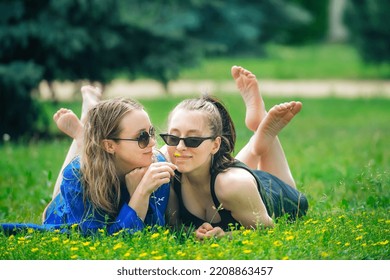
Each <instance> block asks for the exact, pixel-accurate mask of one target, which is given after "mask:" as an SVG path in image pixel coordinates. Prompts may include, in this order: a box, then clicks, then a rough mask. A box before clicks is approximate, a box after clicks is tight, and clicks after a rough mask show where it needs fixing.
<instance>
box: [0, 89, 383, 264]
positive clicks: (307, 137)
mask: <svg viewBox="0 0 390 280" xmlns="http://www.w3.org/2000/svg"><path fill="white" fill-rule="evenodd" d="M220 97H221V98H222V99H223V100H224V102H225V104H226V105H227V107H228V108H229V110H230V111H231V113H232V117H233V119H234V121H235V123H236V128H237V133H238V143H237V149H236V151H238V150H239V149H240V148H241V147H242V146H243V145H244V144H245V142H246V141H247V140H248V138H249V137H250V132H249V131H248V130H247V129H246V128H245V126H244V124H243V120H244V109H245V108H244V106H243V105H242V101H241V98H240V97H239V96H232V95H226V96H220ZM291 99H294V98H293V97H292V98H291ZM296 99H298V98H296ZM179 100H180V98H178V97H175V98H167V97H162V98H160V99H153V100H150V99H145V100H140V101H141V103H142V104H144V105H145V107H146V109H147V111H148V112H149V113H150V116H151V119H152V122H153V123H154V124H155V126H156V128H157V129H158V131H159V132H160V131H164V129H165V122H166V118H162V117H161V116H167V113H168V112H169V110H170V109H171V108H172V107H173V106H174V105H175V104H176V103H177V102H178V101H179ZM299 100H300V101H302V102H303V110H302V112H301V113H300V114H299V115H298V116H297V117H296V118H295V119H294V120H293V122H292V123H291V124H290V125H289V126H288V127H286V128H285V129H284V130H283V131H282V133H281V134H280V140H281V142H282V144H283V147H284V150H285V153H286V155H287V158H288V160H289V163H290V166H291V169H292V172H293V175H294V177H295V179H296V182H297V186H298V188H299V189H300V190H301V191H302V192H304V193H305V194H306V195H307V197H308V199H309V204H310V208H309V212H308V214H307V216H306V217H304V218H302V219H300V220H298V221H297V222H295V223H289V222H287V221H286V220H285V219H281V220H279V221H278V223H277V224H276V226H275V227H274V228H273V229H267V230H264V229H257V230H246V229H241V230H239V231H236V232H235V233H234V235H233V238H232V239H231V240H228V239H221V240H214V239H211V240H208V241H206V242H198V241H196V240H194V238H193V235H192V234H191V233H186V232H184V231H176V232H171V231H170V230H169V229H168V228H164V227H161V228H158V229H156V230H151V229H147V230H145V231H143V232H139V233H136V234H134V235H127V234H123V233H119V234H117V235H115V236H107V235H106V233H105V232H104V231H101V232H100V233H99V234H98V235H96V236H91V237H82V236H80V235H79V234H78V233H77V232H74V233H72V234H69V235H65V234H60V233H57V232H51V233H39V232H33V231H27V232H24V233H20V234H18V235H15V236H10V237H8V236H5V235H3V234H1V233H0V259H19V260H20V259H22V260H24V259H27V260H28V259H66V260H67V259H121V260H122V259H123V260H125V259H141V260H143V259H147V260H160V259H164V260H175V259H204V260H207V259H223V260H245V259H272V260H274V259H276V260H281V259H290V260H291V259H292V260H296V259H299V260H306V259H313V260H319V259H337V260H338V259H347V260H361V259H364V260H366V259H369V260H370V259H374V260H380V259H386V260H388V259H390V238H389V236H390V208H389V205H390V203H389V202H390V191H389V185H390V174H389V170H390V149H389V148H388V143H389V140H390V129H389V124H390V113H389V107H390V100H388V99H338V98H324V99H308V98H299ZM282 101H284V100H282V99H280V98H266V100H265V102H266V105H267V107H270V106H271V105H273V104H276V103H279V102H282ZM60 106H66V107H72V108H75V109H76V108H78V104H75V103H71V104H60ZM58 107H59V106H58ZM56 108H57V107H56ZM56 108H54V107H52V106H50V105H47V107H46V109H47V113H48V114H50V115H51V114H52V113H53V112H54V111H55V109H56ZM160 143H161V142H160ZM69 144H70V140H69V139H66V138H57V139H56V140H53V141H49V142H43V141H41V142H37V143H29V144H26V145H22V144H13V143H6V144H5V145H3V146H1V147H0V153H1V155H2V157H1V159H0V222H12V221H13V222H16V221H18V222H35V223H39V222H40V214H41V212H42V210H43V208H44V207H45V205H46V203H47V202H48V201H49V200H50V197H51V192H52V188H53V184H54V182H55V178H56V176H57V174H58V171H59V168H60V166H61V164H62V160H63V159H64V156H65V154H66V149H67V147H68V146H69Z"/></svg>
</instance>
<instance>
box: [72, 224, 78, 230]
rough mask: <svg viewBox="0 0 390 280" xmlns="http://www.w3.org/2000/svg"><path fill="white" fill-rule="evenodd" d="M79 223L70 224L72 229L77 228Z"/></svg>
mask: <svg viewBox="0 0 390 280" xmlns="http://www.w3.org/2000/svg"><path fill="white" fill-rule="evenodd" d="M78 226H79V225H78V224H73V225H71V226H70V228H71V229H75V228H76V227H78Z"/></svg>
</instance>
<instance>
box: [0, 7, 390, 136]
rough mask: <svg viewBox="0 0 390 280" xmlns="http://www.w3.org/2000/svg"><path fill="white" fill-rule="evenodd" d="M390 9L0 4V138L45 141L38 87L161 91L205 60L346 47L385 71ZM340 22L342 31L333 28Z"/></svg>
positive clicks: (389, 57) (389, 55)
mask: <svg viewBox="0 0 390 280" xmlns="http://www.w3.org/2000/svg"><path fill="white" fill-rule="evenodd" d="M389 8H390V2H389V1H382V0H324V1H311V0H290V1H287V0H261V1H260V0H215V1H206V0H189V1H180V0H166V1H162V0H161V1H160V0H155V1H141V0H105V1H99V0H34V1H32V0H0V120H1V121H0V136H3V135H7V137H10V138H11V139H28V138H31V137H42V136H44V135H45V133H46V132H47V126H48V123H49V121H48V120H45V119H42V114H41V113H40V112H41V111H42V109H41V108H40V106H39V102H37V98H34V92H35V93H36V90H37V88H38V85H39V83H40V82H41V81H43V80H44V81H46V82H47V83H48V85H49V87H50V85H52V83H53V82H54V81H73V82H76V81H80V80H89V81H91V82H99V83H101V84H102V85H105V84H107V83H109V82H111V81H112V80H113V79H115V78H116V77H118V76H121V77H125V78H126V79H129V80H134V79H137V78H139V77H147V78H151V79H155V80H158V81H159V82H161V84H162V85H163V86H164V87H165V88H166V89H167V87H168V83H169V81H171V80H175V79H177V78H178V77H179V75H180V73H181V72H182V71H183V70H185V69H190V68H192V67H196V66H197V65H198V64H199V63H200V62H201V61H202V59H204V58H210V57H211V58H213V57H214V58H215V57H226V56H240V55H242V56H244V55H253V56H262V55H266V49H267V45H269V44H284V45H305V44H308V43H321V44H323V43H329V42H343V43H348V44H352V45H353V46H355V47H356V49H357V50H358V51H359V53H360V55H361V57H362V58H363V59H364V60H365V61H366V63H371V64H382V63H388V62H389V60H390V44H389V41H390V34H389V33H390V28H389V27H388V25H386V24H385V22H386V21H387V18H386V17H387V12H388V11H390V9H389ZM337 16H338V17H339V18H340V17H342V18H343V19H344V20H345V21H344V25H345V26H346V30H343V26H344V25H341V28H340V27H337V26H336V27H335V26H333V24H334V22H336V23H337V20H336V21H335V20H332V18H334V17H337ZM56 98H57V97H56V94H55V92H54V91H53V90H52V100H53V101H55V100H56ZM3 138H4V137H3ZM1 141H2V140H0V142H1Z"/></svg>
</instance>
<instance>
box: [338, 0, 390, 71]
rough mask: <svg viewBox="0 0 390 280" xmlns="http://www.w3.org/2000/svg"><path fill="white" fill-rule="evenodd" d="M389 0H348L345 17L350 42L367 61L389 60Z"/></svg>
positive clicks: (383, 61) (377, 62)
mask: <svg viewBox="0 0 390 280" xmlns="http://www.w3.org/2000/svg"><path fill="white" fill-rule="evenodd" d="M389 11H390V1H382V0H349V2H348V7H347V13H346V17H345V21H346V24H347V25H348V27H349V31H350V36H351V40H352V43H353V44H354V45H355V46H356V47H357V49H358V50H359V52H360V54H361V56H362V57H363V59H364V60H365V61H366V62H368V63H375V64H381V63H388V62H389V61H390V27H389V24H388V23H386V22H387V19H388V18H387V17H388V16H389V15H388V12H389Z"/></svg>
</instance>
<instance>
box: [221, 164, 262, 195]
mask: <svg viewBox="0 0 390 280" xmlns="http://www.w3.org/2000/svg"><path fill="white" fill-rule="evenodd" d="M254 189H256V190H257V184H256V180H255V178H254V177H253V175H252V174H251V173H249V172H248V171H247V170H245V169H242V168H229V169H227V170H226V171H225V172H223V173H220V174H218V175H217V178H216V180H215V193H216V195H217V197H218V199H219V200H221V202H222V201H223V200H230V199H232V198H234V197H237V196H239V195H241V194H243V193H246V192H247V191H252V190H254Z"/></svg>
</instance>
